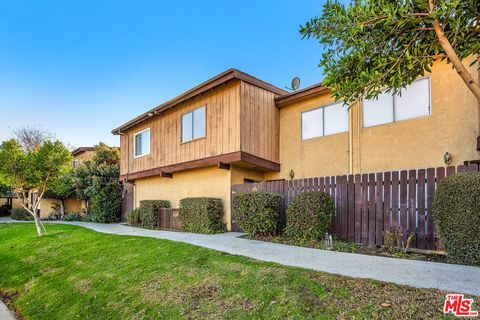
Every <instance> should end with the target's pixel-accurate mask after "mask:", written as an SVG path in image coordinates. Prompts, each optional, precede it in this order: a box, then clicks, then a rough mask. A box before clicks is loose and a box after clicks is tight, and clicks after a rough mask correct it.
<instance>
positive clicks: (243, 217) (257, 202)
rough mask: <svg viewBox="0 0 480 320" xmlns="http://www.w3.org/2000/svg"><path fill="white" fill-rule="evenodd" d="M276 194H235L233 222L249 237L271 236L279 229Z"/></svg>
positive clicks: (279, 197)
mask: <svg viewBox="0 0 480 320" xmlns="http://www.w3.org/2000/svg"><path fill="white" fill-rule="evenodd" d="M281 200H282V197H281V196H280V195H279V194H276V193H269V192H258V191H254V192H249V193H237V194H236V195H235V196H234V197H233V208H234V210H235V221H236V222H237V223H238V225H239V226H240V227H241V228H242V229H243V230H244V231H245V232H246V233H248V234H249V235H250V236H252V237H258V236H273V235H275V234H276V233H277V231H278V229H279V214H280V201H281Z"/></svg>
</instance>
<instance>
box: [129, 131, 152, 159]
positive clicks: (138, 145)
mask: <svg viewBox="0 0 480 320" xmlns="http://www.w3.org/2000/svg"><path fill="white" fill-rule="evenodd" d="M147 154H150V128H148V129H145V130H142V131H140V132H137V133H135V135H134V136H133V155H134V157H135V158H137V157H141V156H146V155H147Z"/></svg>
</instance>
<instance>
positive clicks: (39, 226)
mask: <svg viewBox="0 0 480 320" xmlns="http://www.w3.org/2000/svg"><path fill="white" fill-rule="evenodd" d="M34 219H35V227H36V228H37V233H38V236H39V237H41V236H43V231H42V225H41V221H40V217H39V216H37V214H35V216H34Z"/></svg>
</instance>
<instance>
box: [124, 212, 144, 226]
mask: <svg viewBox="0 0 480 320" xmlns="http://www.w3.org/2000/svg"><path fill="white" fill-rule="evenodd" d="M127 220H128V225H130V226H132V227H139V226H140V225H141V223H142V221H141V220H140V208H135V209H133V210H132V211H130V213H129V214H128V215H127Z"/></svg>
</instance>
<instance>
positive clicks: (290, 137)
mask: <svg viewBox="0 0 480 320" xmlns="http://www.w3.org/2000/svg"><path fill="white" fill-rule="evenodd" d="M467 63H469V62H465V64H467ZM470 71H471V72H472V73H473V74H475V73H476V72H477V65H476V64H475V65H473V66H471V67H470ZM425 77H429V78H430V115H428V116H423V117H419V118H415V119H409V120H404V121H398V122H394V123H387V124H383V125H377V126H373V127H368V128H364V127H363V123H362V105H361V102H359V103H358V104H356V105H354V106H352V107H351V108H350V109H349V129H348V131H347V132H342V133H337V134H333V135H328V136H324V137H318V138H313V139H309V140H302V138H301V113H302V112H303V111H307V110H311V109H315V108H321V107H325V106H328V105H330V104H332V103H333V102H334V98H333V97H332V96H331V95H330V94H329V93H328V91H327V90H323V91H315V93H314V94H311V95H310V94H309V95H302V96H300V98H295V99H290V100H289V101H288V103H285V104H280V103H279V104H278V105H277V107H278V113H279V117H278V121H279V125H278V127H279V159H280V166H281V169H280V171H279V172H273V171H270V172H264V171H265V170H258V168H257V170H255V169H254V168H253V169H252V168H251V167H254V166H251V167H250V168H249V167H248V166H243V167H240V166H237V165H236V164H231V166H230V170H225V169H219V168H217V167H214V166H208V167H204V168H200V169H189V170H183V171H179V172H174V173H173V176H172V178H167V177H160V175H156V176H153V177H146V178H137V179H135V180H134V183H135V188H134V199H135V200H134V203H135V207H138V206H139V202H140V201H141V200H160V199H162V200H169V201H170V202H171V204H172V207H174V208H178V202H179V200H180V199H182V198H186V197H216V198H220V199H222V200H223V202H224V208H225V215H224V221H225V222H226V223H227V225H228V229H230V197H231V186H232V185H234V184H242V183H244V181H245V180H244V179H249V180H254V181H262V180H276V179H290V178H291V177H290V172H291V171H293V172H294V178H307V177H321V176H335V175H344V174H349V173H353V174H357V173H369V172H380V171H387V170H403V169H414V168H428V167H441V166H445V163H444V160H443V156H444V154H445V152H449V153H450V154H451V155H452V156H453V161H452V163H451V165H459V164H463V162H464V161H469V160H478V159H480V153H479V152H478V151H477V150H476V144H477V136H478V135H479V125H480V116H479V103H478V101H477V100H476V98H475V97H474V95H473V94H472V93H471V92H470V91H469V90H468V88H467V87H466V85H465V84H464V83H463V82H462V80H461V79H460V77H459V76H458V75H457V74H456V72H455V71H454V70H453V69H452V68H451V66H450V65H447V64H446V63H445V62H437V63H435V65H434V66H433V68H432V73H430V74H426V75H425ZM260 107H261V106H260ZM211 116H212V115H211ZM177 118H178V117H177ZM272 119H273V118H272ZM146 123H147V124H148V121H147V122H146ZM241 124H242V122H241ZM137 129H138V128H137ZM247 131H248V130H247ZM159 133H160V134H161V133H163V132H162V131H161V130H159ZM208 134H209V133H208V131H207V135H208ZM177 140H178V139H177ZM177 140H172V141H170V142H169V143H170V144H175V143H177V142H178V141H177ZM155 147H156V146H152V148H155ZM123 150H129V149H127V148H124V149H123ZM130 150H131V149H130ZM123 152H124V154H123V156H124V157H125V158H126V157H127V154H125V152H126V151H123ZM128 156H129V157H131V156H132V155H131V154H130V155H128ZM202 157H206V155H202ZM202 157H201V158H202ZM177 162H178V161H177ZM178 163H181V161H180V162H178ZM142 168H143V167H142ZM261 171H262V172H261ZM133 172H135V170H134V171H133Z"/></svg>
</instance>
